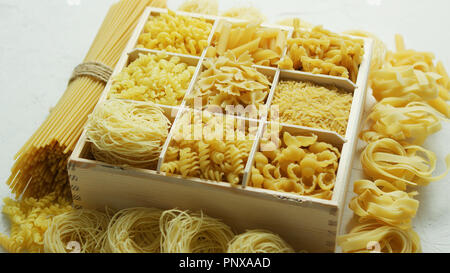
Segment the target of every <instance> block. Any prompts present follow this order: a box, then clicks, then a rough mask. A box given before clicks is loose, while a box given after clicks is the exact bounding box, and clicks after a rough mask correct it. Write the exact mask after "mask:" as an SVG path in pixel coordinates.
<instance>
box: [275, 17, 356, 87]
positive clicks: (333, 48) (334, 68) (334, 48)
mask: <svg viewBox="0 0 450 273" xmlns="http://www.w3.org/2000/svg"><path fill="white" fill-rule="evenodd" d="M287 44H288V53H287V56H286V57H285V58H284V59H283V60H281V61H280V62H279V67H280V68H282V69H295V70H301V71H304V72H311V73H314V74H325V75H330V76H338V77H343V78H347V79H350V80H351V81H352V82H356V79H357V76H358V71H359V65H360V64H361V62H362V58H363V55H364V42H363V40H359V39H353V38H350V37H347V36H343V35H339V34H337V33H333V32H331V31H328V30H325V29H323V27H322V26H315V27H314V28H313V29H312V30H305V29H303V28H301V27H300V20H299V19H294V33H293V36H292V38H291V39H288V42H287Z"/></svg>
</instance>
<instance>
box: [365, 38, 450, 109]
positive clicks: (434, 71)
mask: <svg viewBox="0 0 450 273" xmlns="http://www.w3.org/2000/svg"><path fill="white" fill-rule="evenodd" d="M395 41H396V48H397V50H396V52H391V51H389V52H388V53H387V55H386V60H385V64H384V67H383V68H381V69H379V70H375V71H372V73H371V75H370V78H371V86H372V89H373V90H374V96H375V98H376V99H377V100H381V99H383V98H386V97H402V98H404V99H408V100H409V101H425V102H426V103H427V104H429V105H430V106H432V107H433V108H435V109H436V110H438V111H439V112H441V113H442V114H444V115H445V116H446V117H450V106H449V105H448V103H447V102H446V101H448V100H449V99H450V79H449V77H448V74H447V71H446V70H445V67H444V65H443V63H442V62H437V63H435V62H434V59H435V56H434V54H433V53H430V52H418V51H415V50H411V49H406V48H405V42H404V40H403V37H402V36H401V35H398V34H397V35H396V36H395Z"/></svg>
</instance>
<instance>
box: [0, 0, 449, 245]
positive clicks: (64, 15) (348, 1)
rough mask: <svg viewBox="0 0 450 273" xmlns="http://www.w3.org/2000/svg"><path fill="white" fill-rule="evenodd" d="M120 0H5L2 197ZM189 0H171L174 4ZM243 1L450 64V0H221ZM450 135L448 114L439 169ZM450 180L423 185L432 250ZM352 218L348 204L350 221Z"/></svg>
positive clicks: (0, 39) (436, 141) (443, 238)
mask: <svg viewBox="0 0 450 273" xmlns="http://www.w3.org/2000/svg"><path fill="white" fill-rule="evenodd" d="M113 2H115V1H113V0H39V1H35V0H0V198H2V199H3V198H4V197H7V196H10V194H9V190H8V188H7V186H6V185H5V183H4V182H5V181H6V180H7V178H8V176H9V170H10V168H11V166H12V165H13V162H14V161H13V156H14V154H15V153H16V152H17V151H18V150H19V149H20V147H21V146H22V145H23V144H24V143H25V142H26V140H27V139H28V137H29V136H31V134H32V133H33V132H34V131H35V130H36V129H37V128H38V127H39V125H40V124H41V123H42V121H43V120H44V119H45V117H46V116H47V114H48V111H49V109H50V108H51V107H52V106H54V105H55V104H56V103H57V101H58V99H59V98H60V96H61V95H62V94H63V92H64V90H65V87H66V85H67V80H68V78H69V76H70V74H71V72H72V69H73V68H74V67H75V66H76V65H78V64H79V63H80V62H81V61H82V60H83V58H84V55H85V54H86V53H87V51H88V49H89V46H90V45H91V43H92V41H93V39H94V36H95V34H96V33H97V30H98V28H99V27H100V24H101V22H102V21H103V18H104V16H105V14H106V12H107V10H108V8H109V5H110V4H112V3H113ZM182 2H183V1H175V0H168V3H169V7H170V8H173V9H176V8H177V7H178V5H179V4H180V3H182ZM242 3H245V4H252V5H253V6H256V7H258V8H260V9H261V10H262V12H263V13H264V14H266V15H267V17H268V19H269V21H271V22H275V21H276V20H277V19H280V18H283V17H286V16H290V15H296V16H300V17H301V18H304V19H305V20H307V21H309V22H311V23H314V24H323V25H324V26H325V27H326V28H328V29H331V30H334V31H344V30H348V29H363V30H367V31H371V32H373V33H374V34H376V35H377V36H379V37H380V38H381V39H382V40H383V41H384V42H385V43H386V44H387V45H388V46H389V47H390V48H393V46H394V34H395V33H401V34H403V35H404V37H405V40H406V46H407V47H408V48H413V49H416V50H421V51H431V52H434V53H435V54H436V56H437V59H439V60H442V61H443V63H444V65H445V66H446V68H447V70H450V50H449V43H450V37H449V35H448V33H449V29H450V19H449V15H448V11H449V10H450V1H448V0H432V1H422V0H414V1H411V0H340V1H339V0H318V1H311V0H308V1H306V0H275V1H274V0H270V1H267V0H264V1H236V0H232V1H220V8H221V10H225V9H228V8H230V7H233V6H236V5H239V4H242ZM449 140H450V126H449V124H448V122H447V123H446V124H444V127H443V130H442V131H441V132H440V133H438V134H437V135H434V136H432V137H431V138H430V139H429V140H428V141H427V143H426V147H427V148H429V149H432V150H433V151H435V152H436V153H437V156H438V158H439V159H440V161H439V163H438V164H439V166H438V172H439V173H440V172H442V171H443V170H444V166H443V163H442V161H443V158H444V157H445V155H446V154H447V153H449V152H450V144H449ZM356 161H358V160H356ZM358 169H359V167H358V164H355V170H354V172H353V177H354V179H357V178H359V176H360V175H361V171H360V170H358ZM449 182H450V176H448V177H447V178H445V179H444V180H442V181H439V182H436V183H434V184H432V185H430V186H428V187H426V188H420V189H419V192H420V195H419V199H420V201H421V205H420V209H419V212H418V215H417V218H416V219H415V222H414V226H415V229H416V230H417V231H418V233H419V235H420V236H421V239H422V245H423V250H424V251H426V252H450V209H449V208H450V206H449V203H448V199H449V198H448V196H449V194H450V184H449ZM349 197H350V195H349ZM1 206H2V203H0V207H1ZM350 218H351V212H350V211H349V210H348V209H347V211H346V221H347V220H349V219H350ZM8 228H9V226H8V221H7V219H6V217H4V216H0V232H7V231H8Z"/></svg>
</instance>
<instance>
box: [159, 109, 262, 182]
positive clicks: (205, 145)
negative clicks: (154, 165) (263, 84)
mask: <svg viewBox="0 0 450 273" xmlns="http://www.w3.org/2000/svg"><path fill="white" fill-rule="evenodd" d="M175 126H176V127H175V132H174V136H173V141H172V143H171V144H170V146H169V148H168V150H167V153H166V157H165V160H164V163H163V165H162V167H161V171H162V172H164V173H166V174H177V175H181V176H183V177H196V178H201V179H205V180H211V181H218V182H229V183H230V184H232V185H238V184H240V183H241V181H242V177H243V174H244V169H245V165H246V164H247V161H248V157H249V155H250V151H251V148H252V145H253V140H254V137H255V135H256V129H257V125H254V126H255V127H252V128H248V130H247V129H245V128H243V126H245V121H244V120H239V119H233V118H231V117H225V116H222V115H213V114H211V113H210V112H207V111H204V112H194V111H189V112H186V113H184V114H183V116H182V117H181V118H180V120H179V121H178V123H177V125H175Z"/></svg>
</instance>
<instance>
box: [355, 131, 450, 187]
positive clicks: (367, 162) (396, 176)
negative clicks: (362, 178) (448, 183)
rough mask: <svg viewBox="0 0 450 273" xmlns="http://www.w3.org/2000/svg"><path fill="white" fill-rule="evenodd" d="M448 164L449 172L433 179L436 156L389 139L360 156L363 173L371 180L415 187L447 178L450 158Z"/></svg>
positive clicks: (368, 148)
mask: <svg viewBox="0 0 450 273" xmlns="http://www.w3.org/2000/svg"><path fill="white" fill-rule="evenodd" d="M445 161H446V165H447V169H446V171H445V172H444V173H443V174H441V175H439V176H436V177H433V176H432V175H433V171H434V170H435V168H436V155H435V154H434V153H433V152H431V151H428V150H426V149H425V148H422V147H420V146H417V145H411V144H408V143H400V142H397V141H395V140H393V139H390V138H381V139H378V140H375V141H373V142H371V143H369V145H367V147H366V148H365V150H364V151H363V153H362V154H361V164H362V166H363V170H364V173H365V174H366V175H367V176H369V177H370V178H372V179H375V180H376V179H381V180H386V181H389V182H391V183H405V184H408V185H413V186H416V185H422V186H423V185H428V184H429V183H430V182H433V181H438V180H440V179H442V178H443V177H445V175H447V173H448V172H449V169H450V155H448V156H447V158H446V160H445ZM403 190H404V189H403Z"/></svg>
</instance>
